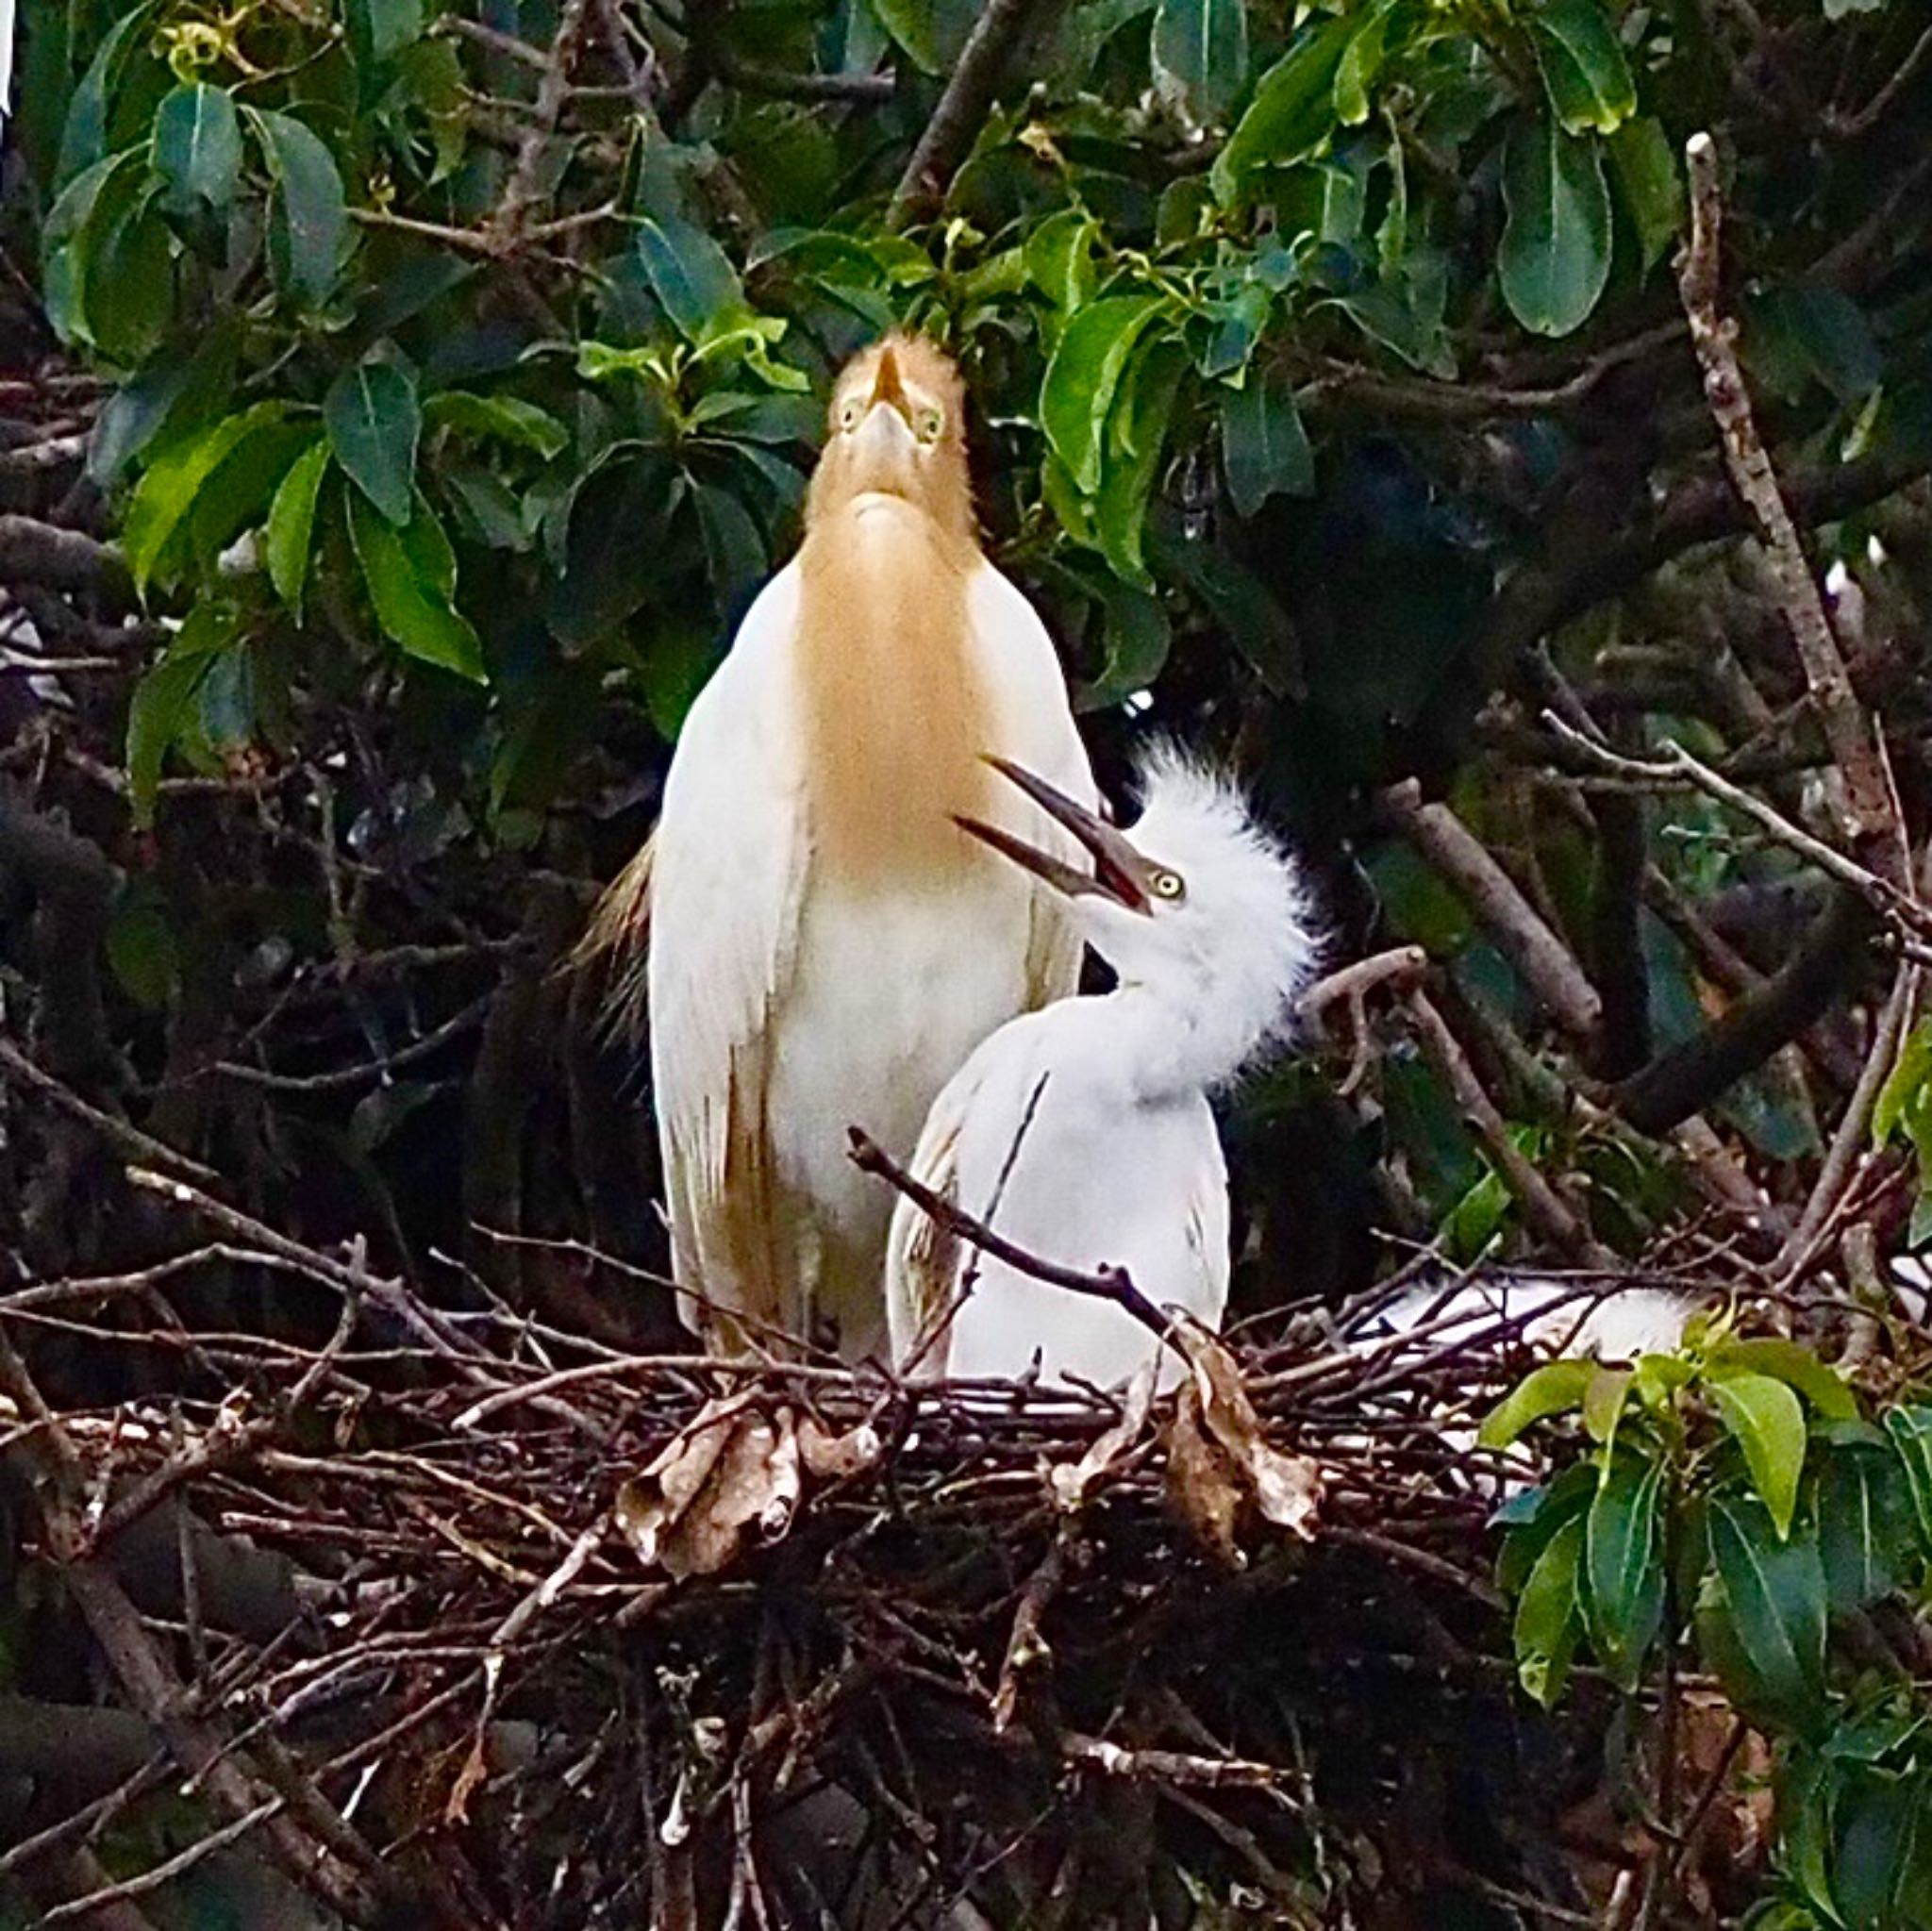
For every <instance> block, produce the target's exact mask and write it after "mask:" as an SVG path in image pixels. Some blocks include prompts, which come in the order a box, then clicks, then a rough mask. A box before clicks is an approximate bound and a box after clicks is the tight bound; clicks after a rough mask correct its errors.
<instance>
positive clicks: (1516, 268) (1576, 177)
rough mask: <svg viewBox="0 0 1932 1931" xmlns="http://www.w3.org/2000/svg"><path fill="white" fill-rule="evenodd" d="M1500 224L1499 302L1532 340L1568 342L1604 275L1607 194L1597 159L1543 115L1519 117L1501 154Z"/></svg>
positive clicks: (1594, 149) (1594, 148)
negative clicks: (1564, 338)
mask: <svg viewBox="0 0 1932 1931" xmlns="http://www.w3.org/2000/svg"><path fill="white" fill-rule="evenodd" d="M1503 200H1504V205H1505V206H1506V207H1507V209H1508V220H1507V223H1506V224H1505V225H1504V228H1503V242H1502V247H1501V249H1500V250H1499V252H1498V255H1497V259H1496V266H1497V270H1498V273H1499V274H1500V276H1501V279H1502V284H1503V299H1504V300H1505V301H1506V302H1507V303H1508V305H1509V310H1510V313H1511V314H1513V315H1514V316H1515V317H1516V319H1517V321H1519V322H1520V323H1522V324H1523V325H1524V327H1525V328H1527V329H1529V330H1530V331H1532V333H1534V334H1537V335H1552V336H1555V335H1568V334H1569V333H1570V332H1571V330H1573V329H1574V328H1577V327H1580V326H1581V325H1582V324H1583V323H1584V322H1585V321H1586V320H1587V319H1588V318H1589V316H1590V312H1591V309H1592V308H1595V307H1596V305H1597V298H1598V297H1599V296H1600V295H1602V293H1603V291H1604V284H1605V283H1606V282H1607V280H1608V279H1609V274H1610V192H1609V189H1608V188H1607V186H1606V185H1605V182H1604V162H1603V151H1602V149H1601V148H1600V147H1599V145H1598V143H1597V142H1596V141H1593V140H1579V139H1577V138H1576V137H1575V136H1574V135H1569V134H1565V133H1564V132H1563V130H1562V129H1561V128H1560V127H1558V126H1557V124H1556V122H1555V121H1554V120H1553V119H1552V118H1551V117H1550V116H1549V115H1547V114H1542V113H1537V114H1526V115H1523V116H1520V117H1519V118H1518V119H1517V120H1516V121H1515V122H1514V123H1513V124H1512V125H1511V126H1510V129H1509V135H1508V139H1507V141H1506V142H1505V143H1504V150H1503Z"/></svg>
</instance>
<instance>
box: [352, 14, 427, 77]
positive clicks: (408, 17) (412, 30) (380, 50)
mask: <svg viewBox="0 0 1932 1931" xmlns="http://www.w3.org/2000/svg"><path fill="white" fill-rule="evenodd" d="M352 12H353V16H354V17H355V19H356V24H357V25H358V27H359V28H360V31H361V38H362V40H363V42H364V44H365V45H366V47H367V49H368V58H369V59H370V60H372V61H374V62H376V63H377V64H380V63H381V62H382V61H385V60H392V59H394V58H395V57H396V56H397V55H398V54H400V53H401V52H402V51H403V49H404V48H405V47H407V46H408V45H409V44H410V43H411V42H414V41H416V40H419V39H420V38H421V37H422V33H423V0H352Z"/></svg>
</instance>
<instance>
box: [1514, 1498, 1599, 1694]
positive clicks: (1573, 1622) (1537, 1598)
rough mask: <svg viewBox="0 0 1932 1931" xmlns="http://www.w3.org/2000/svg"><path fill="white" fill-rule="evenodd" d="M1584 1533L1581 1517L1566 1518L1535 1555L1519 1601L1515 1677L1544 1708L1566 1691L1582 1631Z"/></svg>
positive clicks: (1516, 1627) (1516, 1625)
mask: <svg viewBox="0 0 1932 1931" xmlns="http://www.w3.org/2000/svg"><path fill="white" fill-rule="evenodd" d="M1583 1537H1584V1525H1583V1523H1582V1522H1581V1521H1580V1520H1572V1521H1570V1522H1566V1523H1564V1524H1563V1526H1562V1527H1561V1528H1559V1529H1558V1530H1557V1533H1556V1534H1555V1535H1554V1536H1552V1537H1551V1538H1550V1540H1549V1542H1548V1544H1547V1545H1546V1546H1545V1548H1544V1549H1543V1552H1542V1554H1541V1556H1538V1557H1537V1559H1536V1566H1535V1568H1533V1569H1532V1570H1531V1571H1530V1572H1529V1579H1528V1581H1526V1582H1525V1583H1524V1585H1523V1593H1522V1595H1520V1596H1519V1597H1518V1598H1517V1601H1516V1623H1515V1627H1514V1631H1513V1636H1514V1640H1515V1644H1516V1675H1517V1680H1518V1681H1519V1682H1520V1683H1521V1684H1522V1685H1523V1687H1524V1690H1526V1691H1527V1692H1528V1693H1529V1695H1531V1696H1532V1697H1534V1698H1535V1699H1536V1701H1537V1702H1538V1703H1540V1704H1541V1705H1542V1706H1543V1707H1544V1708H1545V1709H1548V1708H1550V1707H1552V1706H1554V1705H1555V1704H1556V1702H1557V1698H1558V1697H1560V1696H1561V1695H1562V1693H1563V1686H1564V1684H1565V1683H1566V1682H1568V1681H1569V1677H1570V1662H1571V1658H1572V1657H1573V1656H1574V1655H1575V1653H1576V1639H1577V1637H1578V1636H1579V1635H1580V1634H1581V1632H1582V1617H1581V1614H1580V1612H1579V1608H1578V1603H1577V1590H1576V1583H1577V1571H1578V1566H1579V1564H1580V1562H1581V1560H1582V1556H1583Z"/></svg>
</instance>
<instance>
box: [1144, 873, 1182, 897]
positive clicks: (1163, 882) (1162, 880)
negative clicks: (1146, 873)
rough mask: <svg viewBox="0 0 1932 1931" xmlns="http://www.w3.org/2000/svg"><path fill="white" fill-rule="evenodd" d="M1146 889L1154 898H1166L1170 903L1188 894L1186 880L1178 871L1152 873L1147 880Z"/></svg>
mask: <svg viewBox="0 0 1932 1931" xmlns="http://www.w3.org/2000/svg"><path fill="white" fill-rule="evenodd" d="M1147 890H1148V891H1151V892H1152V893H1153V894H1154V896H1155V897H1156V898H1164V899H1166V900H1167V902H1168V903H1169V904H1170V905H1172V904H1174V902H1175V901H1176V900H1177V899H1183V898H1186V897H1187V895H1188V887H1187V881H1186V880H1185V879H1183V878H1182V876H1181V874H1179V873H1178V872H1156V873H1154V874H1152V875H1151V876H1150V877H1149V878H1148V880H1147Z"/></svg>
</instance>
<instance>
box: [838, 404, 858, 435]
mask: <svg viewBox="0 0 1932 1931" xmlns="http://www.w3.org/2000/svg"><path fill="white" fill-rule="evenodd" d="M856 422H858V403H856V402H842V403H841V404H840V405H839V426H840V428H841V429H849V428H851V426H852V425H853V424H855V423H856Z"/></svg>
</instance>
